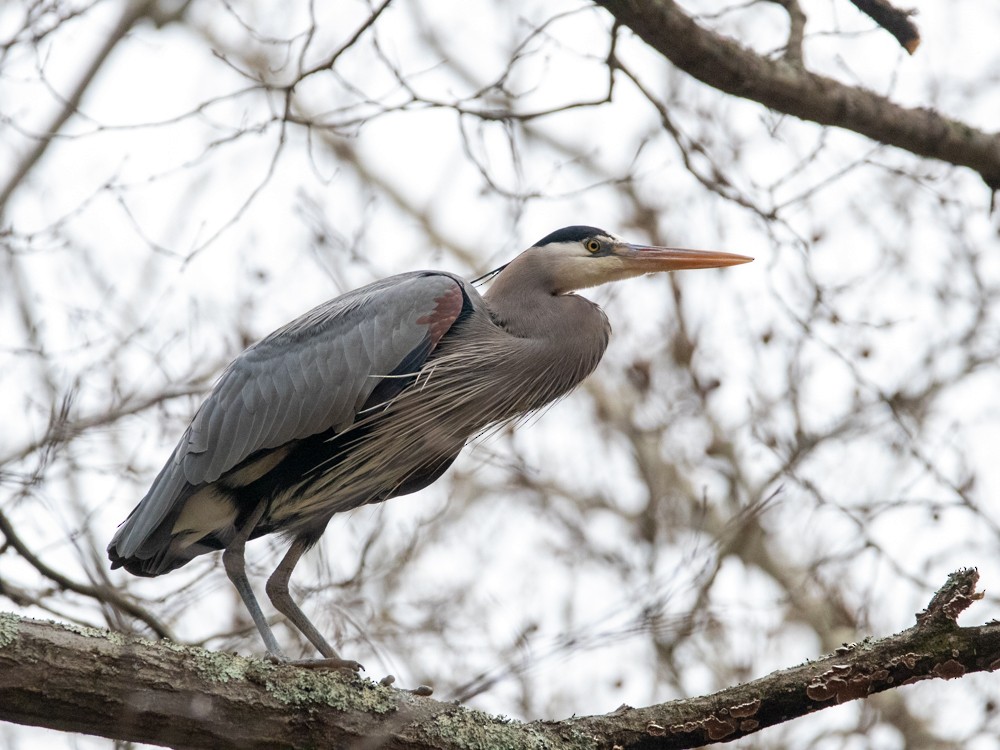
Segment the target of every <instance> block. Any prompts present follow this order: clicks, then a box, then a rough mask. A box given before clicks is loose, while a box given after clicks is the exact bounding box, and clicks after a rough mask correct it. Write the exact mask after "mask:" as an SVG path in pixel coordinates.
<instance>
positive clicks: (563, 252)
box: [508, 226, 753, 294]
mask: <svg viewBox="0 0 1000 750" xmlns="http://www.w3.org/2000/svg"><path fill="white" fill-rule="evenodd" d="M751 260H753V258H748V257H747V256H745V255H736V254H734V253H723V252H716V251H714V250H682V249H679V248H670V247H654V246H652V245H636V244H632V243H631V242H625V241H624V240H623V239H621V238H619V237H616V236H615V235H613V234H611V233H610V232H606V231H604V230H603V229H597V228H596V227H586V226H572V227H564V228H563V229H559V230H556V231H555V232H552V234H549V235H546V236H545V237H543V238H542V239H540V240H539V241H538V242H536V243H535V244H534V246H533V247H531V248H529V249H528V250H526V251H525V252H524V253H522V254H521V255H520V256H519V257H518V258H517V259H515V260H514V261H513V262H512V263H510V265H509V266H508V268H509V267H510V266H515V265H522V264H525V265H529V266H530V268H531V271H532V272H533V273H534V274H537V275H544V276H545V277H546V283H547V285H548V286H550V287H551V290H552V291H553V292H555V293H556V294H564V293H566V292H571V291H573V290H575V289H586V288H587V287H592V286H597V285H598V284H605V283H607V282H609V281H620V280H621V279H627V278H631V277H632V276H640V275H642V274H645V273H656V272H659V271H681V270H684V269H689V268H723V267H725V266H735V265H738V264H740V263H749V262H750V261H751Z"/></svg>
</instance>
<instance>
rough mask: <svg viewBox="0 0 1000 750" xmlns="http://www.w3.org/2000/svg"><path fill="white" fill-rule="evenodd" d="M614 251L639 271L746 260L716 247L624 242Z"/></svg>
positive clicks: (651, 271)
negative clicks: (704, 248) (660, 245)
mask: <svg viewBox="0 0 1000 750" xmlns="http://www.w3.org/2000/svg"><path fill="white" fill-rule="evenodd" d="M613 254H614V255H615V256H617V257H619V258H621V259H622V260H624V261H625V263H626V264H627V265H628V266H630V267H632V268H635V269H636V270H637V271H640V272H641V273H653V272H655V271H682V270H685V269H689V268H725V267H726V266H738V265H740V264H741V263H749V262H750V261H752V260H753V258H750V257H748V256H746V255H737V254H736V253H722V252H718V251H716V250H684V249H681V248H675V247H653V246H652V245H633V244H631V243H628V242H623V243H621V244H620V245H617V246H616V247H615V249H614V250H613Z"/></svg>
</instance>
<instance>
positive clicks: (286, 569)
mask: <svg viewBox="0 0 1000 750" xmlns="http://www.w3.org/2000/svg"><path fill="white" fill-rule="evenodd" d="M309 547H310V544H309V542H308V541H306V540H305V539H304V538H302V537H297V538H296V539H294V540H293V541H292V546H291V547H289V548H288V552H286V553H285V556H284V557H283V558H282V559H281V562H280V563H278V567H277V568H275V570H274V573H272V574H271V577H270V578H268V579H267V586H266V587H265V590H266V591H267V595H268V596H269V597H270V599H271V603H272V604H273V605H274V608H275V609H277V610H278V611H279V612H281V614H283V615H284V616H285V617H287V618H288V619H289V620H291V621H292V624H293V625H294V626H295V627H297V628H298V629H299V632H301V633H302V635H304V636H305V637H306V638H308V639H309V642H310V643H312V644H313V645H314V646H315V647H316V649H317V650H318V651H319V652H320V653H321V654H323V656H324V657H325V658H323V659H309V660H303V661H296V662H292V663H293V664H298V665H300V666H308V667H333V668H336V669H352V670H355V671H357V670H359V669H362V668H363V667H362V666H361V665H360V664H358V663H357V662H356V661H351V660H349V659H342V658H340V655H339V654H338V653H337V652H336V651H334V649H333V647H332V646H331V645H330V644H329V643H327V641H326V638H324V637H323V636H322V635H321V634H320V632H319V631H318V630H317V629H316V626H315V625H313V624H312V623H311V622H310V621H309V618H308V617H306V615H305V613H304V612H303V611H302V610H301V609H299V605H298V604H296V603H295V602H294V601H292V596H291V594H289V593H288V579H289V578H291V576H292V571H293V570H294V569H295V565H296V563H298V561H299V558H300V557H302V554H303V553H304V552H305V551H306V550H307V549H309Z"/></svg>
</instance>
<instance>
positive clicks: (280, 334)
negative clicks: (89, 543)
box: [109, 272, 466, 558]
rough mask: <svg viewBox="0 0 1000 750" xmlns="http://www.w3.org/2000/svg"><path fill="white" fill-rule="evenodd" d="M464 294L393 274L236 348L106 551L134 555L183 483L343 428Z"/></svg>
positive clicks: (437, 278)
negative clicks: (239, 349) (234, 355)
mask: <svg viewBox="0 0 1000 750" xmlns="http://www.w3.org/2000/svg"><path fill="white" fill-rule="evenodd" d="M464 290H465V282H463V281H461V280H460V279H458V278H457V277H453V276H451V275H450V274H444V273H435V272H414V273H409V274H401V275H399V276H393V277H390V278H388V279H384V280H382V281H379V282H375V283H374V284H370V285H369V286H367V287H363V288H361V289H358V290H355V291H353V292H349V293H348V294H345V295H343V296H341V297H338V298H336V299H334V300H331V301H329V302H327V303H325V304H323V305H320V306H319V307H316V308H314V309H313V310H311V311H309V312H308V313H306V314H305V315H303V316H302V317H300V318H298V319H296V320H294V321H292V322H291V323H289V324H288V325H286V326H284V327H283V328H281V329H279V330H277V331H275V332H274V333H272V334H271V335H270V336H268V337H267V338H265V339H263V340H261V341H259V342H258V343H256V344H254V345H253V346H251V347H250V348H249V349H247V350H246V351H244V352H243V353H242V354H241V355H240V356H239V357H237V358H236V359H235V360H234V361H233V362H232V364H230V365H229V367H228V368H226V370H225V372H223V374H222V375H221V376H220V378H219V380H218V381H217V383H216V384H215V387H214V388H213V389H212V392H211V393H210V394H209V395H208V397H207V398H206V399H205V402H204V403H203V404H202V405H201V407H200V408H199V409H198V411H197V413H196V414H195V416H194V419H193V420H192V422H191V424H190V426H189V427H188V429H187V430H186V431H185V433H184V435H183V436H182V438H181V440H180V443H179V444H178V445H177V447H176V448H175V449H174V452H173V454H172V456H171V458H170V460H169V461H168V462H167V464H166V466H164V467H163V470H162V471H161V472H160V474H159V475H158V476H157V478H156V480H155V481H154V482H153V485H152V487H151V488H150V490H149V492H148V493H147V494H146V496H145V497H144V498H143V499H142V501H141V502H140V503H139V505H138V506H137V507H136V509H135V510H134V511H133V512H132V514H131V515H130V516H129V518H128V519H127V520H126V522H125V523H124V524H122V526H121V527H119V529H118V532H117V533H116V535H115V537H114V539H113V540H112V542H111V545H110V547H109V551H111V550H112V548H114V549H115V551H116V553H117V555H118V556H119V557H121V558H128V557H131V556H132V555H134V554H135V553H136V550H138V549H139V547H140V546H141V545H142V544H143V542H144V541H145V540H146V539H148V538H149V537H150V535H151V534H152V533H153V531H154V530H156V529H157V527H158V526H159V525H160V524H161V523H162V522H163V521H164V519H165V518H167V517H168V516H169V515H170V513H171V511H172V510H175V508H176V507H177V505H178V504H179V503H180V502H181V501H182V500H183V499H184V498H186V497H187V494H185V493H186V489H187V488H188V487H189V486H191V485H200V484H205V483H211V482H214V481H216V480H217V479H219V478H220V477H221V476H222V475H223V474H225V473H226V472H227V471H230V470H232V469H233V468H235V467H236V466H238V465H239V464H240V462H241V461H243V460H244V459H246V458H247V457H248V456H250V455H252V454H254V453H256V452H257V451H260V450H265V449H273V448H277V447H279V446H282V445H285V444H286V443H289V442H291V441H293V440H299V439H302V438H306V437H309V436H310V435H315V434H318V433H320V432H324V431H326V430H328V429H330V428H331V427H333V428H339V429H344V428H346V427H347V426H349V425H350V424H351V423H352V422H353V421H354V419H355V416H356V415H357V412H358V410H359V409H360V408H361V406H362V405H363V404H364V403H365V401H366V400H367V399H368V396H369V395H370V394H371V392H372V391H373V390H374V389H375V387H376V386H377V385H378V383H379V382H380V381H381V379H382V378H383V377H384V376H385V375H388V374H389V373H391V372H393V371H394V370H395V369H396V368H397V367H398V366H399V365H400V363H402V362H404V361H407V360H408V359H412V357H413V354H414V353H415V352H417V351H418V350H421V349H423V352H422V356H421V358H420V361H419V362H418V363H417V364H416V366H417V367H419V366H420V365H422V364H423V361H424V360H425V359H426V356H427V354H428V353H429V352H430V351H431V350H432V349H433V347H434V345H436V344H437V341H438V340H439V339H440V338H441V336H442V335H443V332H445V331H447V329H448V328H450V326H451V325H452V324H453V323H454V322H455V320H456V319H457V318H458V316H459V314H460V313H461V310H462V304H461V300H462V299H464V295H465V294H466V292H465V291H464ZM456 295H458V297H457V299H458V300H459V303H458V304H457V305H456V304H455V300H456ZM442 300H444V301H445V303H442ZM140 554H142V555H143V556H145V555H146V550H143V551H142V552H141V553H140Z"/></svg>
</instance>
